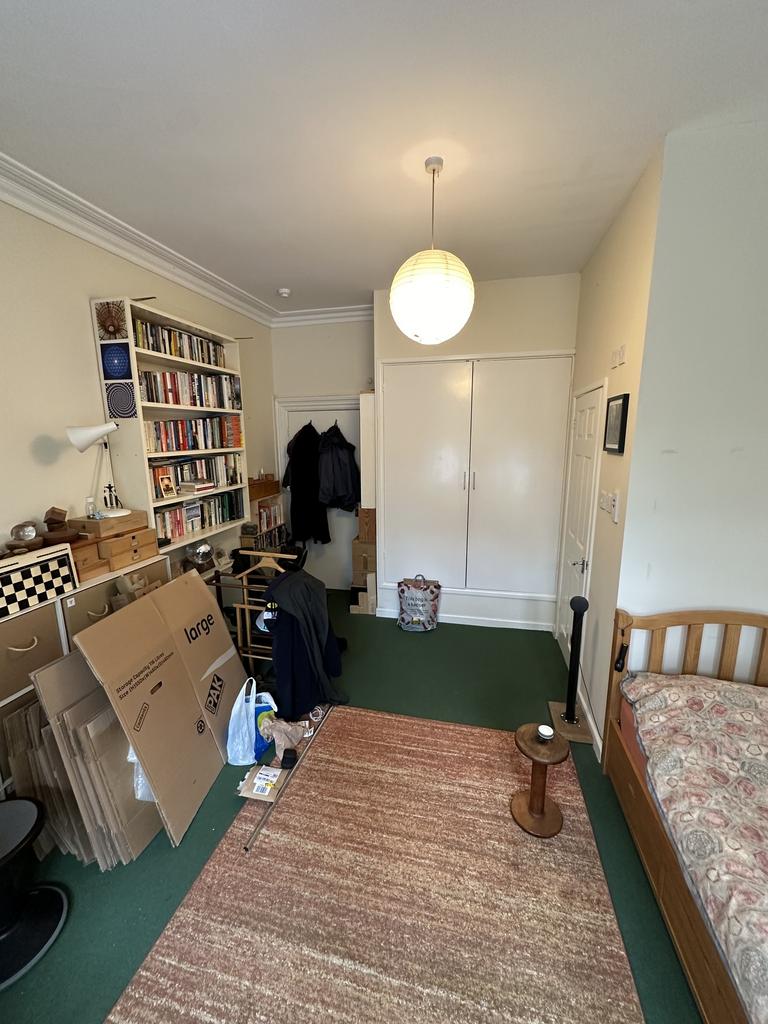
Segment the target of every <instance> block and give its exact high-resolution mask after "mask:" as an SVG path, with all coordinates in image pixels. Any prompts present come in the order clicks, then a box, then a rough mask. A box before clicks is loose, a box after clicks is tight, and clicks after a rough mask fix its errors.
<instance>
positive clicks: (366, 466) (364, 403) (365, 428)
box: [360, 391, 376, 508]
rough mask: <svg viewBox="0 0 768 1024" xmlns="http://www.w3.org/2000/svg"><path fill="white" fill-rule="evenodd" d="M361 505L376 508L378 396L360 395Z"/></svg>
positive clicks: (365, 393) (372, 394)
mask: <svg viewBox="0 0 768 1024" xmlns="http://www.w3.org/2000/svg"><path fill="white" fill-rule="evenodd" d="M360 504H361V506H362V507H363V508H376V396H375V395H374V393H373V392H372V391H371V392H370V393H369V392H364V393H363V394H362V395H360Z"/></svg>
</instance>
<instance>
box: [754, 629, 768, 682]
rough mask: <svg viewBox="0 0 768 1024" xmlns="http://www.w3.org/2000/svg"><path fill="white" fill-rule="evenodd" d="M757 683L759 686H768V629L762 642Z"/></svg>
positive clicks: (765, 630)
mask: <svg viewBox="0 0 768 1024" xmlns="http://www.w3.org/2000/svg"><path fill="white" fill-rule="evenodd" d="M755 682H756V683H757V685H758V686H768V629H764V630H763V638H762V640H761V641H760V656H759V657H758V659H757V675H756V676H755Z"/></svg>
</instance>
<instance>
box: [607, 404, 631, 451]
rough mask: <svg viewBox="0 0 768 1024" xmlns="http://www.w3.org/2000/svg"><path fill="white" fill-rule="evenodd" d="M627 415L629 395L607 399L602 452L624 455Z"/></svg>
mask: <svg viewBox="0 0 768 1024" xmlns="http://www.w3.org/2000/svg"><path fill="white" fill-rule="evenodd" d="M628 413H629V395H614V396H613V398H609V399H608V409H607V410H606V414H605V437H604V438H603V451H604V452H612V453H613V454H614V455H623V454H624V442H625V441H626V438H627V414H628Z"/></svg>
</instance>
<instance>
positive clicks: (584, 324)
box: [574, 152, 662, 733]
mask: <svg viewBox="0 0 768 1024" xmlns="http://www.w3.org/2000/svg"><path fill="white" fill-rule="evenodd" d="M661 174H662V155H661V152H659V153H658V154H657V155H656V156H655V157H654V159H653V160H652V161H651V163H650V164H649V166H648V168H647V169H646V171H645V173H644V174H643V176H642V177H641V178H640V180H639V181H638V183H637V185H636V186H635V188H634V190H633V192H632V194H631V195H630V197H629V199H628V200H627V202H626V203H625V205H624V207H623V209H622V210H621V211H620V212H619V214H618V215H617V217H616V218H615V220H614V221H613V223H612V225H611V226H610V228H609V229H608V231H607V233H606V234H605V236H604V237H603V239H602V241H601V242H600V244H599V245H598V247H597V249H596V250H595V252H594V253H593V255H592V256H591V258H590V260H589V262H588V263H587V265H586V266H585V267H584V270H583V271H582V275H581V295H580V299H579V314H578V327H577V334H576V359H575V366H574V391H575V392H577V391H579V390H581V389H584V388H588V387H590V386H591V385H593V384H599V383H601V382H603V381H604V380H606V379H607V381H608V396H611V395H617V394H624V393H625V392H627V393H629V395H630V401H629V418H628V427H627V438H626V447H625V452H624V455H623V456H620V455H608V454H606V453H603V455H602V458H601V462H600V478H599V479H600V483H599V486H600V489H601V490H605V491H618V492H619V495H620V504H619V522H618V524H614V522H613V520H612V518H611V516H610V515H608V514H607V513H605V512H602V511H600V510H598V512H597V516H596V522H595V539H594V546H593V553H592V572H591V578H590V590H589V604H590V610H589V613H588V615H587V617H586V619H585V622H584V642H583V647H582V667H583V671H584V677H585V680H586V683H587V690H588V694H587V699H588V700H589V703H590V705H591V710H592V715H593V718H594V721H595V724H596V726H597V728H598V730H599V731H600V732H601V733H602V729H603V714H604V709H605V700H606V694H607V687H608V664H609V660H610V650H611V630H612V628H613V614H614V611H615V608H616V595H617V592H618V586H619V572H620V569H621V559H622V540H623V536H624V509H625V507H626V498H627V485H628V481H629V471H630V465H631V460H632V445H633V436H634V429H635V418H636V415H637V401H638V390H639V386H640V375H641V367H642V358H643V343H644V338H645V326H646V316H647V311H648V295H649V291H650V285H651V272H652V268H653V252H654V241H655V237H656V223H657V216H658V208H659V194H660V189H661ZM620 345H625V346H626V362H625V364H624V365H623V366H619V367H617V368H616V369H611V350H612V349H615V348H617V347H619V346H620ZM601 429H602V424H601ZM582 697H584V695H582Z"/></svg>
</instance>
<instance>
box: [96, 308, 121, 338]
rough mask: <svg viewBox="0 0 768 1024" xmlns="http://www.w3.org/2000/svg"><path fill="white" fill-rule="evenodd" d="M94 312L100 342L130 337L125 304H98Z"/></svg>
mask: <svg viewBox="0 0 768 1024" xmlns="http://www.w3.org/2000/svg"><path fill="white" fill-rule="evenodd" d="M94 310H95V312H96V327H97V329H98V332H99V340H100V341H112V340H119V339H120V338H127V337H128V319H127V317H126V315H125V303H124V302H97V303H96V304H95V305H94Z"/></svg>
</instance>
